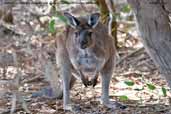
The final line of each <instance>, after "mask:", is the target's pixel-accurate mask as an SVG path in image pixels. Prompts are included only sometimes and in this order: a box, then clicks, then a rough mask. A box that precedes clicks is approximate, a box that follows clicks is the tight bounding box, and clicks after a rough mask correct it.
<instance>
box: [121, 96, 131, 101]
mask: <svg viewBox="0 0 171 114" xmlns="http://www.w3.org/2000/svg"><path fill="white" fill-rule="evenodd" d="M119 99H120V100H121V101H127V100H128V99H129V98H128V97H127V96H126V95H122V96H119Z"/></svg>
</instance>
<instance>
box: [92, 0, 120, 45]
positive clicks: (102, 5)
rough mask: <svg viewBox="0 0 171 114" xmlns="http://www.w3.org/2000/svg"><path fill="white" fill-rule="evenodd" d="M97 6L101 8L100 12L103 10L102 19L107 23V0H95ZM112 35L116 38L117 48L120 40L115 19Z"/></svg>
mask: <svg viewBox="0 0 171 114" xmlns="http://www.w3.org/2000/svg"><path fill="white" fill-rule="evenodd" d="M95 2H96V4H97V6H98V7H99V8H100V12H101V17H102V18H101V21H102V23H103V24H107V22H108V21H109V13H110V12H109V9H108V7H107V4H106V2H105V0H95ZM112 9H113V13H115V6H114V4H113V7H112ZM112 36H113V38H114V40H115V47H116V48H117V47H118V46H117V45H118V42H117V22H116V20H115V19H114V20H113V21H112Z"/></svg>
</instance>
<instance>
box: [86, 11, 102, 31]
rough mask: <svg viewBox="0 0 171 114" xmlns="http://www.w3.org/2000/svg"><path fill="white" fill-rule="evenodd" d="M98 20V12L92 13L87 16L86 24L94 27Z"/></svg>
mask: <svg viewBox="0 0 171 114" xmlns="http://www.w3.org/2000/svg"><path fill="white" fill-rule="evenodd" d="M99 20H100V13H93V14H91V15H90V16H89V19H88V24H89V25H90V26H91V27H92V28H95V27H96V26H97V24H98V22H99Z"/></svg>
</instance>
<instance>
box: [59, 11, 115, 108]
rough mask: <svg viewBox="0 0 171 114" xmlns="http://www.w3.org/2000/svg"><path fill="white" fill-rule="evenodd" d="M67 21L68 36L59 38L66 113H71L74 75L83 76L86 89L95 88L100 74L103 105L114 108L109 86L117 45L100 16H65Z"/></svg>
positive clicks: (66, 14)
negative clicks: (87, 87)
mask: <svg viewBox="0 0 171 114" xmlns="http://www.w3.org/2000/svg"><path fill="white" fill-rule="evenodd" d="M64 16H65V17H66V19H67V21H68V27H67V35H66V37H65V38H58V39H57V65H58V67H59V69H60V75H61V77H62V78H63V106H64V110H72V105H70V104H71V103H70V88H71V86H72V85H73V83H74V81H75V80H74V76H73V74H75V75H77V76H78V77H80V79H81V80H82V82H83V84H84V85H85V86H88V85H93V86H95V85H96V82H97V77H98V75H99V74H100V75H101V80H102V92H101V103H102V104H103V105H105V106H107V107H109V108H113V107H115V105H114V102H111V101H109V84H110V79H111V76H112V72H113V67H114V59H115V46H114V41H113V39H112V38H111V37H110V36H109V35H108V30H107V27H106V26H105V25H103V24H102V23H100V21H99V20H100V14H99V13H93V14H91V15H89V16H85V17H74V16H73V15H71V14H69V13H64Z"/></svg>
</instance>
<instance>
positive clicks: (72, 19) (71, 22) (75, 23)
mask: <svg viewBox="0 0 171 114" xmlns="http://www.w3.org/2000/svg"><path fill="white" fill-rule="evenodd" d="M64 16H65V17H66V19H67V21H68V24H69V25H70V26H71V27H72V28H76V27H77V26H78V25H79V23H80V22H79V21H78V20H77V19H76V18H75V17H74V16H72V15H71V14H70V13H67V12H65V13H64Z"/></svg>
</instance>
